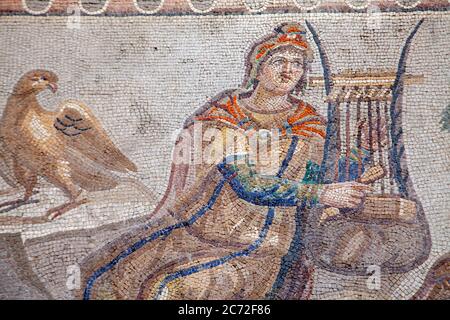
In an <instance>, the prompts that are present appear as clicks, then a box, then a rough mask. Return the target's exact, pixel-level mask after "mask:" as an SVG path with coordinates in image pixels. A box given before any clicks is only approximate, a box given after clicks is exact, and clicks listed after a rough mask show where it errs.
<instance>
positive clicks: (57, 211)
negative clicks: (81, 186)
mask: <svg viewBox="0 0 450 320" xmlns="http://www.w3.org/2000/svg"><path fill="white" fill-rule="evenodd" d="M87 202H88V199H86V198H84V199H81V200H78V201H71V202H68V203H65V204H62V205H60V206H57V207H55V208H52V209H49V210H48V211H47V219H48V220H55V219H56V218H57V217H59V216H60V215H62V214H64V213H66V212H67V211H70V210H73V209H75V208H77V207H79V206H81V205H82V204H85V203H87Z"/></svg>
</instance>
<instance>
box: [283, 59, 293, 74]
mask: <svg viewBox="0 0 450 320" xmlns="http://www.w3.org/2000/svg"><path fill="white" fill-rule="evenodd" d="M283 72H286V73H291V72H292V63H291V62H289V61H286V62H285V63H284V64H283Z"/></svg>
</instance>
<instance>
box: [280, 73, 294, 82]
mask: <svg viewBox="0 0 450 320" xmlns="http://www.w3.org/2000/svg"><path fill="white" fill-rule="evenodd" d="M280 78H281V81H282V82H288V81H291V80H292V77H291V76H290V75H288V74H286V73H282V74H281V75H280Z"/></svg>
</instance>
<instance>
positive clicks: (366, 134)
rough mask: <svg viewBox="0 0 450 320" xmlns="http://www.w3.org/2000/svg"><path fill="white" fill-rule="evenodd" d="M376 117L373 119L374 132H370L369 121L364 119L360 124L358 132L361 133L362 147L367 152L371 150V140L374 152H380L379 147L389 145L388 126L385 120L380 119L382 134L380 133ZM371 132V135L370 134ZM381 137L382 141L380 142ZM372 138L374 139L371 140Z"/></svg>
mask: <svg viewBox="0 0 450 320" xmlns="http://www.w3.org/2000/svg"><path fill="white" fill-rule="evenodd" d="M377 125H378V123H377V119H376V117H375V118H374V119H372V130H369V123H368V121H367V119H363V120H361V121H360V122H359V123H358V130H360V131H361V147H362V148H363V149H366V150H371V146H370V140H372V150H373V151H378V149H379V147H385V146H386V145H387V143H388V138H387V126H386V121H385V120H384V118H381V119H380V123H379V125H380V128H379V129H380V132H379V133H378V127H377ZM370 131H372V132H371V134H370ZM378 135H380V141H378ZM370 136H372V138H370Z"/></svg>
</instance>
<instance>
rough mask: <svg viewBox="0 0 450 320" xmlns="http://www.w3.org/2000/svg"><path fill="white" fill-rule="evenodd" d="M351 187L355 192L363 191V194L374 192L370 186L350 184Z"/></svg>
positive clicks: (356, 183) (357, 183)
mask: <svg viewBox="0 0 450 320" xmlns="http://www.w3.org/2000/svg"><path fill="white" fill-rule="evenodd" d="M349 186H350V187H351V188H352V189H354V190H358V191H363V192H372V191H373V187H372V186H370V185H368V184H364V183H359V182H350V183H349Z"/></svg>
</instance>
